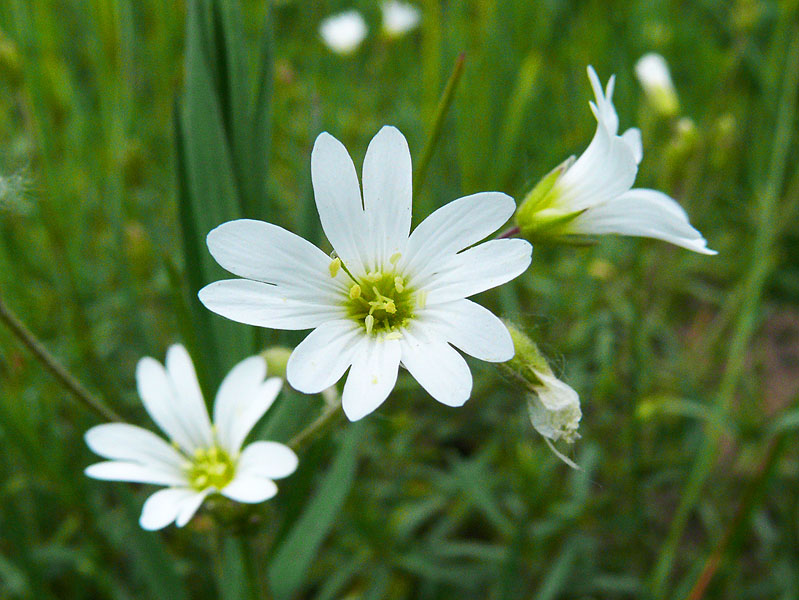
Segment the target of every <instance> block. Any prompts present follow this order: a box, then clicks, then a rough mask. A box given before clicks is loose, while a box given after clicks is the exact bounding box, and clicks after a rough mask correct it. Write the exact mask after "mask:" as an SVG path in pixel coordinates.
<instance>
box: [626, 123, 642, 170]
mask: <svg viewBox="0 0 799 600" xmlns="http://www.w3.org/2000/svg"><path fill="white" fill-rule="evenodd" d="M621 138H622V139H623V140H624V142H625V143H626V144H627V147H628V148H629V149H630V151H631V152H632V153H633V156H634V157H635V164H640V163H641V159H642V158H644V145H643V142H642V141H641V130H640V129H638V128H637V127H630V128H629V129H628V130H627V131H625V132H624V133H622V134H621Z"/></svg>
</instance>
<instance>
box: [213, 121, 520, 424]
mask: <svg viewBox="0 0 799 600" xmlns="http://www.w3.org/2000/svg"><path fill="white" fill-rule="evenodd" d="M311 176H312V180H313V188H314V195H315V197H316V206H317V209H318V211H319V216H320V218H321V221H322V228H323V230H324V232H325V234H326V235H327V238H328V240H330V243H331V245H332V246H333V249H334V250H335V253H336V257H335V258H333V259H331V257H330V256H328V255H326V254H325V253H324V252H322V251H321V250H319V249H318V248H316V247H315V246H313V245H312V244H310V243H309V242H307V241H305V240H304V239H302V238H300V237H298V236H296V235H294V234H292V233H290V232H288V231H286V230H285V229H282V228H281V227H278V226H276V225H272V224H269V223H264V222H261V221H251V220H246V219H245V220H239V221H231V222H229V223H224V224H222V225H220V226H219V227H217V228H216V229H214V230H213V231H211V233H209V234H208V249H209V250H210V251H211V254H212V255H213V256H214V258H215V259H216V261H217V262H218V263H219V264H220V265H222V267H224V268H225V269H227V270H228V271H230V272H231V273H234V274H235V275H238V276H240V277H244V278H245V279H230V280H224V281H217V282H215V283H212V284H210V285H208V286H206V287H205V288H203V289H202V290H200V300H201V301H202V303H203V304H205V306H206V307H208V308H209V309H210V310H212V311H214V312H216V313H218V314H220V315H222V316H224V317H227V318H229V319H233V320H234V321H239V322H241V323H247V324H250V325H258V326H261V327H270V328H274V329H314V331H313V332H312V333H311V334H310V335H308V336H307V337H306V338H305V340H303V342H302V343H300V345H299V346H297V348H296V349H295V350H294V352H293V354H292V355H291V358H290V359H289V362H288V366H287V379H288V381H289V383H290V384H291V385H292V386H293V387H294V388H296V389H298V390H300V391H301V392H305V393H309V394H312V393H319V392H321V391H322V390H324V389H325V388H327V387H329V386H331V385H333V384H335V383H336V381H338V380H339V379H340V378H341V376H342V375H344V372H345V371H346V370H347V369H349V375H348V377H347V382H346V384H345V386H344V392H343V396H342V402H343V407H344V412H345V413H346V415H347V417H348V418H349V419H350V420H352V421H355V420H357V419H360V418H362V417H364V416H365V415H367V414H369V413H371V412H372V411H374V410H375V409H376V408H377V407H378V406H380V404H382V403H383V401H384V400H385V399H386V397H388V395H389V393H390V392H391V390H392V389H393V387H394V384H395V382H396V379H397V370H398V367H399V365H400V363H401V364H402V365H404V367H405V368H406V369H408V371H410V373H411V375H413V376H414V377H415V378H416V380H417V381H418V382H419V383H420V384H421V385H422V387H424V388H425V389H426V390H427V391H428V392H429V393H430V395H431V396H433V397H434V398H435V399H436V400H438V401H439V402H442V403H443V404H446V405H449V406H461V405H462V404H463V403H464V402H466V400H467V399H468V398H469V395H470V393H471V388H472V377H471V373H470V371H469V367H468V366H467V364H466V361H465V360H464V359H463V357H462V356H461V355H460V354H459V353H458V352H457V351H456V350H455V349H454V348H453V347H452V346H455V347H457V348H459V349H460V350H462V351H463V352H465V353H466V354H470V355H472V356H474V357H476V358H479V359H481V360H486V361H491V362H503V361H507V360H509V359H510V358H511V357H512V356H513V352H514V351H513V342H512V340H511V338H510V334H509V333H508V330H507V328H506V327H505V325H503V324H502V322H501V321H500V320H499V319H498V318H497V317H495V316H494V315H493V314H492V313H491V312H489V311H488V310H486V309H485V308H482V307H481V306H479V305H478V304H475V303H474V302H471V301H469V300H466V298H467V297H468V296H471V295H473V294H477V293H479V292H482V291H484V290H487V289H489V288H493V287H496V286H498V285H500V284H502V283H505V282H507V281H510V280H511V279H513V278H514V277H516V276H517V275H519V274H520V273H522V272H523V271H524V270H525V269H526V268H527V267H528V265H529V264H530V255H531V252H532V248H531V246H530V244H528V243H527V242H526V241H524V240H519V239H513V240H510V239H501V240H493V241H488V242H485V243H483V244H480V245H477V246H474V244H476V243H477V242H479V241H480V240H482V239H483V238H485V237H486V236H488V235H489V234H491V233H492V232H494V231H496V230H497V229H498V228H499V227H500V226H501V225H502V224H503V223H505V222H506V221H507V220H508V218H509V217H510V216H511V215H512V214H513V212H514V209H515V204H514V202H513V199H512V198H510V197H509V196H506V195H505V194H501V193H498V192H484V193H480V194H474V195H472V196H466V197H464V198H461V199H459V200H455V201H454V202H451V203H449V204H447V205H446V206H444V207H442V208H440V209H438V210H437V211H435V212H434V213H433V214H432V215H430V216H429V217H428V218H427V219H425V220H424V222H423V223H421V224H420V225H419V226H418V227H417V228H416V229H415V230H414V231H413V233H412V234H411V233H410V228H411V178H412V170H411V155H410V152H409V150H408V144H407V142H406V141H405V138H404V137H403V136H402V134H401V133H400V132H399V131H398V130H397V129H395V128H393V127H384V128H383V129H381V130H380V132H379V133H378V134H377V135H376V136H375V137H374V138H373V139H372V142H371V143H370V144H369V148H368V150H367V152H366V158H365V160H364V165H363V200H361V188H360V185H359V183H358V175H357V173H356V171H355V166H354V165H353V163H352V160H351V159H350V156H349V154H348V153H347V150H346V149H345V148H344V146H343V145H342V144H341V143H340V142H339V141H338V140H336V139H335V138H334V137H333V136H331V135H329V134H327V133H322V134H321V135H320V136H319V137H318V138H317V139H316V143H315V144H314V149H313V153H312V155H311ZM472 246H473V247H472Z"/></svg>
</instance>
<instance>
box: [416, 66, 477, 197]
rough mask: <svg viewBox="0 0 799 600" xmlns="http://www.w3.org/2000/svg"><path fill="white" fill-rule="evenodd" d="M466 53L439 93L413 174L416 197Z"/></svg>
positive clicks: (451, 99) (453, 96)
mask: <svg viewBox="0 0 799 600" xmlns="http://www.w3.org/2000/svg"><path fill="white" fill-rule="evenodd" d="M465 59H466V55H465V54H464V53H463V52H461V53H460V54H459V55H458V58H457V59H456V60H455V68H454V69H452V75H450V76H449V81H447V86H446V87H445V88H444V93H443V94H441V100H439V101H438V107H437V108H436V116H435V118H434V119H433V127H432V129H431V130H430V136H429V137H428V138H427V143H426V144H425V146H424V148H423V149H422V154H421V158H420V159H419V161H418V162H417V163H416V171H415V172H414V174H413V197H414V199H416V198H417V197H418V195H419V190H420V189H421V188H422V185H423V184H424V180H425V177H426V176H427V167H428V166H430V159H431V158H432V156H433V150H434V149H435V147H436V143H437V142H438V138H439V137H441V128H442V127H443V126H444V118H445V117H446V116H447V113H448V112H449V107H450V106H451V105H452V101H453V100H454V98H455V90H456V89H457V87H458V82H459V81H460V79H461V75H462V74H463V64H464V60H465Z"/></svg>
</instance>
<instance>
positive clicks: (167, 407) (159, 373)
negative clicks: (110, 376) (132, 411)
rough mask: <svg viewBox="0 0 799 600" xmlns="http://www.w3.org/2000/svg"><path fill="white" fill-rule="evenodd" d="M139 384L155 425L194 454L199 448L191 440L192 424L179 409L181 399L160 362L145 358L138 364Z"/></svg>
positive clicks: (137, 383)
mask: <svg viewBox="0 0 799 600" xmlns="http://www.w3.org/2000/svg"><path fill="white" fill-rule="evenodd" d="M136 385H137V387H138V390H139V397H140V398H141V400H142V403H143V404H144V408H145V410H146V411H147V413H148V414H149V415H150V417H151V418H152V419H153V421H155V423H156V424H157V425H158V426H159V427H160V428H161V429H162V430H163V431H164V433H166V434H167V436H169V439H170V440H172V441H174V442H175V443H176V444H178V445H179V446H180V447H181V448H183V450H185V451H186V452H188V453H189V454H191V453H192V452H194V450H195V449H196V448H197V446H196V445H195V444H194V442H193V441H192V429H193V428H192V425H191V424H190V423H188V422H187V419H186V416H185V415H184V414H183V413H182V412H181V410H180V400H179V399H178V398H177V394H176V392H175V389H174V385H173V383H172V380H171V379H170V378H169V376H168V375H167V372H166V370H165V369H164V367H163V366H162V365H161V363H159V362H158V361H157V360H155V359H153V358H150V357H144V358H142V359H141V360H140V361H139V363H138V364H137V365H136Z"/></svg>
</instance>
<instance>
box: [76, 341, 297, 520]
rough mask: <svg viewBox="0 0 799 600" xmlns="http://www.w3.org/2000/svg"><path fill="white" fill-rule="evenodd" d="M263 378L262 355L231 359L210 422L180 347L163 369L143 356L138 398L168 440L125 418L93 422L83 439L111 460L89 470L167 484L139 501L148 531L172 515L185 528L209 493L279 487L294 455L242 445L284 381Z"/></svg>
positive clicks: (264, 492)
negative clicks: (233, 362)
mask: <svg viewBox="0 0 799 600" xmlns="http://www.w3.org/2000/svg"><path fill="white" fill-rule="evenodd" d="M265 377H266V361H265V360H264V359H263V358H262V357H260V356H253V357H250V358H248V359H246V360H244V361H242V362H240V363H239V364H238V365H236V366H235V367H234V368H233V370H232V371H230V373H229V374H228V375H227V377H225V380H224V381H223V382H222V385H221V387H220V388H219V392H218V393H217V395H216V402H215V404H214V424H213V425H211V421H210V418H209V416H208V411H207V410H206V408H205V402H204V401H203V398H202V394H201V392H200V386H199V384H198V382H197V375H196V373H195V371H194V365H193V364H192V362H191V358H190V357H189V355H188V353H187V352H186V349H185V348H184V347H183V346H180V345H175V346H172V347H171V348H169V350H168V351H167V355H166V368H164V366H162V365H161V364H160V363H159V362H158V361H156V360H155V359H152V358H149V357H148V358H143V359H141V360H140V361H139V364H138V366H137V368H136V382H137V385H138V389H139V396H140V397H141V399H142V402H143V403H144V408H145V409H146V410H147V412H148V413H149V414H150V417H152V419H153V421H155V423H156V424H157V425H158V426H159V427H160V428H161V429H162V430H163V431H164V433H166V434H167V435H168V436H169V438H170V440H171V443H168V442H166V441H164V440H163V439H162V438H160V437H158V436H157V435H155V434H154V433H152V432H150V431H148V430H147V429H143V428H141V427H136V426H135V425H128V424H126V423H108V424H106V425H98V426H97V427H92V428H91V429H90V430H89V431H88V432H86V443H87V444H88V446H89V448H91V449H92V450H93V451H94V452H95V453H97V454H99V455H100V456H102V457H104V458H107V459H109V460H108V461H106V462H101V463H97V464H93V465H91V466H89V467H88V468H87V469H86V475H88V476H89V477H93V478H95V479H104V480H111V481H133V482H137V483H152V484H156V485H163V486H167V489H164V490H160V491H158V492H155V493H154V494H153V495H152V496H150V497H149V498H148V499H147V501H146V502H145V503H144V508H143V510H142V514H141V519H140V520H139V523H140V524H141V526H142V527H143V528H144V529H148V530H156V529H161V528H163V527H166V526H167V525H169V524H170V523H172V522H173V521H174V522H175V524H176V525H177V526H178V527H183V526H184V525H185V524H186V523H188V522H189V520H190V519H191V518H192V516H194V513H195V512H196V511H197V509H198V508H200V505H202V503H203V501H204V500H205V498H206V497H207V496H208V495H210V494H216V493H219V494H222V495H224V496H227V497H228V498H230V499H232V500H236V501H238V502H245V503H255V502H262V501H264V500H268V499H269V498H271V497H272V496H274V495H275V494H276V493H277V486H276V485H275V482H274V481H273V480H274V479H280V478H282V477H287V476H288V475H291V474H292V473H293V472H294V470H295V469H296V468H297V456H296V455H295V454H294V452H293V451H292V450H291V449H290V448H288V447H287V446H284V445H283V444H279V443H277V442H262V441H259V442H253V443H251V444H249V445H247V446H246V447H245V448H244V449H242V445H243V443H244V439H245V438H246V437H247V435H248V434H249V433H250V430H251V429H252V428H253V427H254V426H255V424H256V423H257V422H258V421H259V419H260V418H261V417H262V416H263V414H264V413H265V412H266V410H267V409H268V408H269V407H270V406H271V405H272V403H273V402H274V401H275V398H276V397H277V395H278V393H279V392H280V388H281V385H282V383H283V382H282V380H281V379H280V378H278V377H272V378H270V379H266V380H264V378H265Z"/></svg>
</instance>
